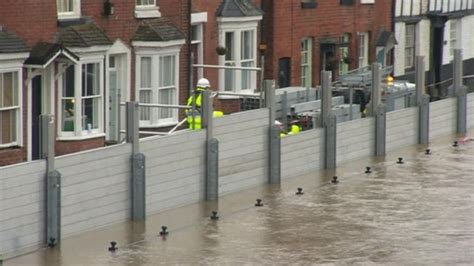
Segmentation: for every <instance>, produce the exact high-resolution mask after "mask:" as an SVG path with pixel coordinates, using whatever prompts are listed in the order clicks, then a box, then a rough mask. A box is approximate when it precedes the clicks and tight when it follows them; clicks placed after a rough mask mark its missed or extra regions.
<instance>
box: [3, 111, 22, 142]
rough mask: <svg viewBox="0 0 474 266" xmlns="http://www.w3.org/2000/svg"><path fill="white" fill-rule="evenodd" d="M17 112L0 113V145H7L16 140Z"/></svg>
mask: <svg viewBox="0 0 474 266" xmlns="http://www.w3.org/2000/svg"><path fill="white" fill-rule="evenodd" d="M17 112H18V110H17V109H15V110H8V111H0V144H7V143H12V142H15V141H17V140H16V135H17V134H16V127H17V124H16V117H17V115H16V114H17Z"/></svg>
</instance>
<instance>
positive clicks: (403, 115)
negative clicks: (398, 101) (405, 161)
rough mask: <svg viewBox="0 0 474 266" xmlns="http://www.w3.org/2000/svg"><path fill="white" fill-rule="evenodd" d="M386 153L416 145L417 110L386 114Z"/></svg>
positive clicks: (411, 108)
mask: <svg viewBox="0 0 474 266" xmlns="http://www.w3.org/2000/svg"><path fill="white" fill-rule="evenodd" d="M386 132H387V141H386V149H387V151H391V150H395V149H397V148H401V147H405V146H409V145H414V144H417V143H418V108H416V107H410V108H406V109H400V110H397V111H393V112H388V113H387V131H386Z"/></svg>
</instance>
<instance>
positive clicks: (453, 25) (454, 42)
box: [449, 19, 461, 60]
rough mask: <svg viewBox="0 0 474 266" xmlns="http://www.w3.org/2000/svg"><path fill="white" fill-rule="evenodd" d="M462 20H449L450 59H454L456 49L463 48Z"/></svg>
mask: <svg viewBox="0 0 474 266" xmlns="http://www.w3.org/2000/svg"><path fill="white" fill-rule="evenodd" d="M460 27H461V20H459V19H451V20H449V58H450V59H451V60H453V59H454V49H458V48H460V46H461V34H460V33H461V29H460Z"/></svg>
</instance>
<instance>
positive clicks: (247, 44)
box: [241, 31, 253, 59]
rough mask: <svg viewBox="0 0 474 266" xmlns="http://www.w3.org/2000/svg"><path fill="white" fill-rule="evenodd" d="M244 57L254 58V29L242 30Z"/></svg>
mask: <svg viewBox="0 0 474 266" xmlns="http://www.w3.org/2000/svg"><path fill="white" fill-rule="evenodd" d="M241 56H242V59H253V31H243V32H242V55H241Z"/></svg>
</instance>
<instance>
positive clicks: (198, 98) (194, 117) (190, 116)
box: [186, 78, 211, 129]
mask: <svg viewBox="0 0 474 266" xmlns="http://www.w3.org/2000/svg"><path fill="white" fill-rule="evenodd" d="M210 87H211V85H210V83H209V80H207V79H205V78H202V79H200V80H198V83H197V85H196V89H194V91H193V93H192V95H191V96H190V97H189V98H188V103H187V105H188V106H193V105H194V106H195V107H196V110H194V111H193V110H187V111H186V115H187V122H188V126H189V128H190V129H201V128H202V117H201V112H202V110H201V106H202V92H203V91H205V90H208V89H210Z"/></svg>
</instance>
